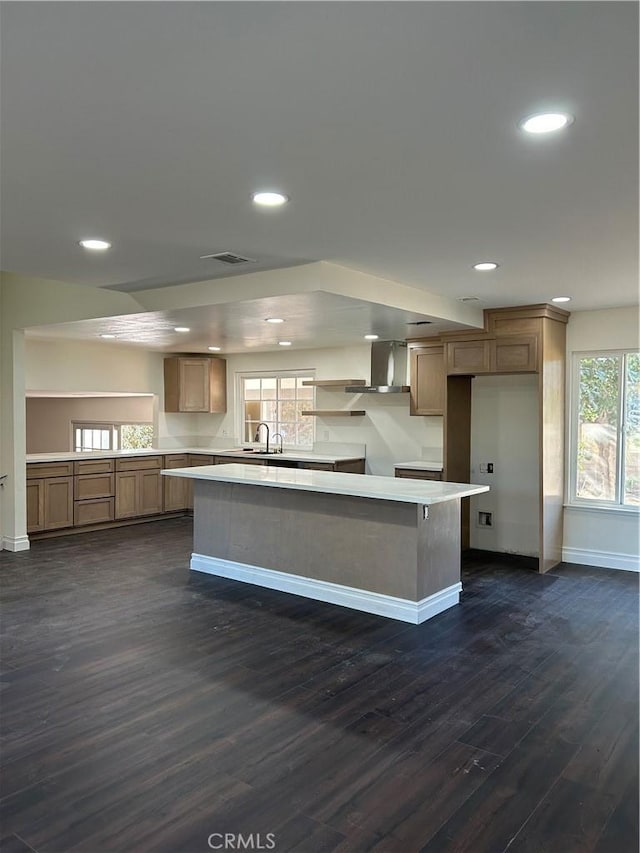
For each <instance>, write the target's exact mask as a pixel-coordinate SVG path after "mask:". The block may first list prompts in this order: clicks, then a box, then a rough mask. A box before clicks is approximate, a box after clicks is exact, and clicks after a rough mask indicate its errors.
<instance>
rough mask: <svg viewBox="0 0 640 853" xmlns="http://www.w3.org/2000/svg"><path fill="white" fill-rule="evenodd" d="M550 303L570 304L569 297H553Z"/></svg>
mask: <svg viewBox="0 0 640 853" xmlns="http://www.w3.org/2000/svg"><path fill="white" fill-rule="evenodd" d="M551 301H552V302H571V297H570V296H554V297H553V299H552V300H551Z"/></svg>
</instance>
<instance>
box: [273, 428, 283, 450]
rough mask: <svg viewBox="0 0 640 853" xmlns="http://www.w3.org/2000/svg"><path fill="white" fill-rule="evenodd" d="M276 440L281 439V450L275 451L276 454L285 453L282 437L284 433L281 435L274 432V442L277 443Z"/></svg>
mask: <svg viewBox="0 0 640 853" xmlns="http://www.w3.org/2000/svg"><path fill="white" fill-rule="evenodd" d="M276 438H279V439H280V450H278V449H277V448H276V450H275V451H274V453H284V438H283V437H282V433H281V432H274V434H273V440H274V441H275V440H276Z"/></svg>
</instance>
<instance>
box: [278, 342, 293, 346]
mask: <svg viewBox="0 0 640 853" xmlns="http://www.w3.org/2000/svg"><path fill="white" fill-rule="evenodd" d="M278 343H279V344H280V346H281V347H290V346H291V341H278Z"/></svg>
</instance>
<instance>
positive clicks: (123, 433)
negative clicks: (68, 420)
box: [72, 422, 153, 452]
mask: <svg viewBox="0 0 640 853" xmlns="http://www.w3.org/2000/svg"><path fill="white" fill-rule="evenodd" d="M72 431H73V449H74V450H75V451H76V452H79V451H83V450H144V449H146V448H148V447H153V424H121V423H109V424H103V423H99V424H98V423H76V422H74V423H73V424H72Z"/></svg>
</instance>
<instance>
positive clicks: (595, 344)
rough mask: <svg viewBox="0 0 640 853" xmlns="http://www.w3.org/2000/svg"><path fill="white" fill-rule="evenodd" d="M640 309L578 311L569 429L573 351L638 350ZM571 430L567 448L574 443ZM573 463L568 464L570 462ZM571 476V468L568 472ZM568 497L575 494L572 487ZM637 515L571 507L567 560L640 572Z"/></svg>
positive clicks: (570, 332) (572, 330) (570, 335)
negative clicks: (639, 313) (571, 440)
mask: <svg viewBox="0 0 640 853" xmlns="http://www.w3.org/2000/svg"><path fill="white" fill-rule="evenodd" d="M638 325H639V324H638V309H637V307H629V308H610V309H607V310H603V311H578V312H575V313H573V314H572V315H571V317H570V319H569V325H568V328H567V430H569V429H570V423H571V411H572V408H573V405H574V401H573V400H572V399H571V390H572V389H571V371H572V362H573V354H574V353H576V352H588V351H590V350H607V349H610V350H619V349H636V350H637V349H638V348H639V347H640V341H639V329H638ZM569 442H570V435H569V432H568V433H567V447H570V443H569ZM567 467H568V466H567ZM567 476H568V471H567ZM565 495H566V496H568V495H569V488H568V482H567V488H566V492H565ZM638 521H639V518H638V514H637V513H624V512H621V511H616V510H593V509H590V508H587V509H583V508H581V507H572V506H565V511H564V542H563V548H562V556H563V559H564V560H566V561H567V562H573V563H586V564H587V565H594V566H606V567H610V568H616V569H630V570H635V571H638V570H640V546H639V526H638Z"/></svg>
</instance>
